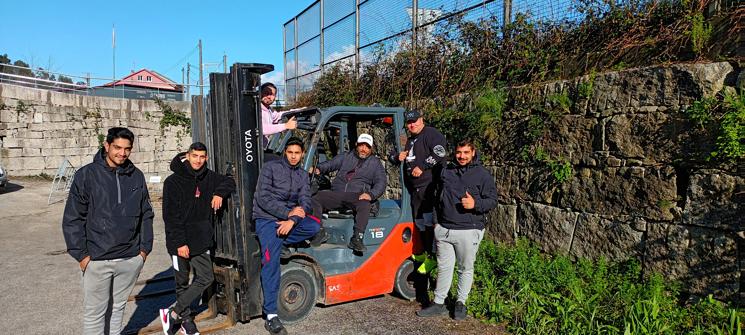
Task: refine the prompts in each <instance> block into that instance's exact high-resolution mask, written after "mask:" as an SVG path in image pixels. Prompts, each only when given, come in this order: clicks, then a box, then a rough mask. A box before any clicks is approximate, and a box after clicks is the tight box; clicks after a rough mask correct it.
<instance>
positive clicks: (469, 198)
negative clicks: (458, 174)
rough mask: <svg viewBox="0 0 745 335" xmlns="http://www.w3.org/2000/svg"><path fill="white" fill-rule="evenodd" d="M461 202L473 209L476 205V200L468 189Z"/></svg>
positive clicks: (467, 207)
mask: <svg viewBox="0 0 745 335" xmlns="http://www.w3.org/2000/svg"><path fill="white" fill-rule="evenodd" d="M460 203H461V204H462V205H463V208H465V209H473V208H474V207H475V206H476V200H474V199H473V196H471V193H468V191H466V195H464V196H463V198H460Z"/></svg>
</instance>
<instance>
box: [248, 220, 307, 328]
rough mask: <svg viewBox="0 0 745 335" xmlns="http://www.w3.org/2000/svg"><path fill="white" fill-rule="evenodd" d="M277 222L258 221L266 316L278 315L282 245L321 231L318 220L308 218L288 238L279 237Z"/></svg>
mask: <svg viewBox="0 0 745 335" xmlns="http://www.w3.org/2000/svg"><path fill="white" fill-rule="evenodd" d="M277 227H279V224H277V220H270V219H256V235H258V237H259V244H260V245H261V289H262V290H263V291H264V306H263V310H264V314H277V298H278V296H279V281H280V274H281V273H280V270H279V254H280V252H281V251H282V245H283V244H284V245H291V244H295V243H298V242H302V241H305V240H307V239H310V238H312V237H313V236H315V235H316V233H318V230H319V229H321V223H320V221H319V220H318V219H315V218H313V217H311V216H310V215H309V216H306V217H305V219H302V220H298V221H297V223H296V224H295V225H294V226H293V227H292V230H290V233H289V234H287V235H286V236H277Z"/></svg>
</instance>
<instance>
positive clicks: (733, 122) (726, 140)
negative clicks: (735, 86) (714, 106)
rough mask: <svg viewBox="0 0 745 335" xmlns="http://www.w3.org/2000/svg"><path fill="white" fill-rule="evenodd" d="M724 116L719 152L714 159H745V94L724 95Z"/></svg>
mask: <svg viewBox="0 0 745 335" xmlns="http://www.w3.org/2000/svg"><path fill="white" fill-rule="evenodd" d="M723 107H724V116H723V117H722V122H721V124H720V128H719V136H717V151H715V152H713V153H712V156H713V157H716V156H721V157H723V158H726V159H732V160H734V159H743V158H745V94H740V95H737V94H731V93H727V94H725V95H724V106H723Z"/></svg>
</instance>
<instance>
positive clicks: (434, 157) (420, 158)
mask: <svg viewBox="0 0 745 335" xmlns="http://www.w3.org/2000/svg"><path fill="white" fill-rule="evenodd" d="M445 146H447V140H445V136H444V135H442V133H440V132H439V131H438V130H437V129H435V128H432V127H430V126H424V128H422V131H421V132H420V133H419V134H417V135H413V136H411V137H409V139H408V140H407V141H406V146H405V147H404V151H406V152H409V157H407V158H406V160H404V164H405V167H406V171H405V172H406V174H405V178H404V182H405V183H406V187H408V188H410V189H411V188H414V189H416V188H420V187H425V186H427V185H429V183H431V182H432V178H433V175H437V174H438V173H440V168H441V167H442V163H443V162H444V161H445V156H446V149H445ZM388 159H389V160H390V161H391V162H392V163H394V164H397V165H398V164H400V163H401V162H400V161H399V160H398V152H392V153H391V155H390V156H389V157H388ZM415 167H418V168H419V169H420V170H422V174H421V175H420V176H419V177H414V176H412V175H411V171H412V170H414V168H415Z"/></svg>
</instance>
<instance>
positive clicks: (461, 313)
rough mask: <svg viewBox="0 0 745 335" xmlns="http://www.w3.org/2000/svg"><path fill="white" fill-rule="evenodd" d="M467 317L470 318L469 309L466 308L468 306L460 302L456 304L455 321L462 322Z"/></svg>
mask: <svg viewBox="0 0 745 335" xmlns="http://www.w3.org/2000/svg"><path fill="white" fill-rule="evenodd" d="M466 316H468V308H466V305H464V304H463V303H462V302H460V301H458V302H456V303H455V308H454V309H453V319H455V320H459V321H460V320H463V319H465V318H466Z"/></svg>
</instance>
